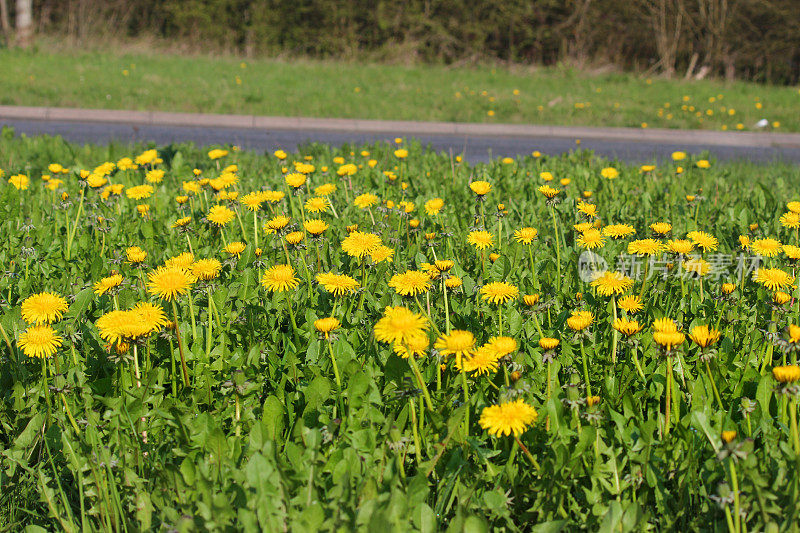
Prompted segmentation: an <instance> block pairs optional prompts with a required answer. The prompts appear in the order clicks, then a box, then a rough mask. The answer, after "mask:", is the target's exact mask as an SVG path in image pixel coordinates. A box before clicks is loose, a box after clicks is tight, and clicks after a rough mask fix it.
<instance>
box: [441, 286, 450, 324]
mask: <svg viewBox="0 0 800 533" xmlns="http://www.w3.org/2000/svg"><path fill="white" fill-rule="evenodd" d="M442 294H443V295H444V318H445V332H446V333H447V334H448V335H450V307H449V305H448V302H447V285H445V283H444V277H442Z"/></svg>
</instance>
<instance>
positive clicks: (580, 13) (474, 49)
mask: <svg viewBox="0 0 800 533" xmlns="http://www.w3.org/2000/svg"><path fill="white" fill-rule="evenodd" d="M34 15H35V19H36V22H37V25H38V33H39V34H40V35H51V36H52V35H58V36H65V35H67V36H72V37H75V38H77V39H78V40H79V42H86V41H91V40H95V39H97V38H98V37H103V36H106V37H108V36H112V37H113V38H117V39H118V38H120V37H122V38H125V37H127V38H131V37H135V38H141V37H156V38H158V39H166V40H167V41H169V42H170V43H171V44H173V45H175V46H179V47H188V48H194V49H206V50H209V49H211V50H220V49H222V50H226V51H228V52H236V53H240V54H246V55H258V54H261V55H263V54H268V55H274V54H289V55H293V56H296V55H310V56H314V57H337V58H341V57H345V58H347V57H355V56H359V57H360V56H364V55H367V56H369V57H371V58H373V59H375V58H384V59H388V60H393V61H434V62H441V61H444V62H447V63H456V64H460V63H462V62H475V61H487V60H489V61H493V60H502V61H508V62H511V63H523V64H543V65H552V64H555V63H559V62H565V61H566V62H578V63H579V64H585V63H587V62H594V63H605V64H613V65H617V66H618V67H620V68H625V69H637V70H642V71H648V72H652V73H665V74H667V75H670V76H671V75H675V74H677V75H679V76H683V75H684V74H685V73H686V72H687V71H689V74H690V75H693V74H698V73H701V75H708V74H710V75H714V76H725V77H728V78H733V77H738V78H742V79H750V80H757V81H768V82H777V83H797V81H798V79H799V78H800V10H798V9H797V2H796V0H632V1H629V0H570V1H560V0H536V1H530V0H511V1H508V0H503V1H497V0H481V1H468V0H443V1H442V0H439V1H436V2H431V1H427V0H408V1H403V2H394V1H386V0H380V1H377V2H376V1H373V0H355V1H347V2H330V1H327V0H304V1H302V2H285V1H276V0H202V1H197V0H164V1H162V0H81V1H79V2H78V1H75V0H36V1H34Z"/></svg>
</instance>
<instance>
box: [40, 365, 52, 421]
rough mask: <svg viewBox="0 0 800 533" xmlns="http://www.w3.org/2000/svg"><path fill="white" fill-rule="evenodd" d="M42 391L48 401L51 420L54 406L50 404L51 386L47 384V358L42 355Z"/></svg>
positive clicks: (48, 412)
mask: <svg viewBox="0 0 800 533" xmlns="http://www.w3.org/2000/svg"><path fill="white" fill-rule="evenodd" d="M42 391H43V392H44V399H45V401H46V402H47V420H48V421H49V420H50V412H51V411H52V409H53V408H52V406H51V405H50V386H49V385H48V384H47V359H46V358H44V357H42Z"/></svg>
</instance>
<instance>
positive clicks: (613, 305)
mask: <svg viewBox="0 0 800 533" xmlns="http://www.w3.org/2000/svg"><path fill="white" fill-rule="evenodd" d="M611 309H612V310H613V312H614V316H613V318H614V322H616V321H617V297H616V296H612V297H611ZM612 324H613V323H612ZM618 342H619V331H617V330H616V329H615V330H614V336H613V338H612V340H611V363H612V364H615V365H616V364H617V343H618Z"/></svg>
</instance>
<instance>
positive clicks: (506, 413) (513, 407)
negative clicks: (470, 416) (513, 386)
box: [478, 399, 539, 437]
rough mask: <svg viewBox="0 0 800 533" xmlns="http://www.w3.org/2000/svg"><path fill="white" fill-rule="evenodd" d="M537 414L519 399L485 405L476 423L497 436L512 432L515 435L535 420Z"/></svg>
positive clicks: (519, 433) (522, 431) (523, 430)
mask: <svg viewBox="0 0 800 533" xmlns="http://www.w3.org/2000/svg"><path fill="white" fill-rule="evenodd" d="M538 416H539V415H538V413H537V412H536V409H534V408H533V407H531V406H530V405H528V404H526V403H525V401H524V400H522V399H519V400H514V401H510V402H505V403H501V404H499V405H491V406H489V407H485V408H484V409H483V411H482V412H481V418H480V420H479V421H478V423H479V424H480V426H481V427H482V428H483V429H485V430H486V431H488V433H489V435H493V436H495V437H499V436H503V435H511V434H513V435H514V436H515V437H516V436H519V435H521V434H522V433H524V432H525V430H526V429H527V428H528V426H530V425H531V424H533V423H534V422H536V419H537V418H538Z"/></svg>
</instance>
